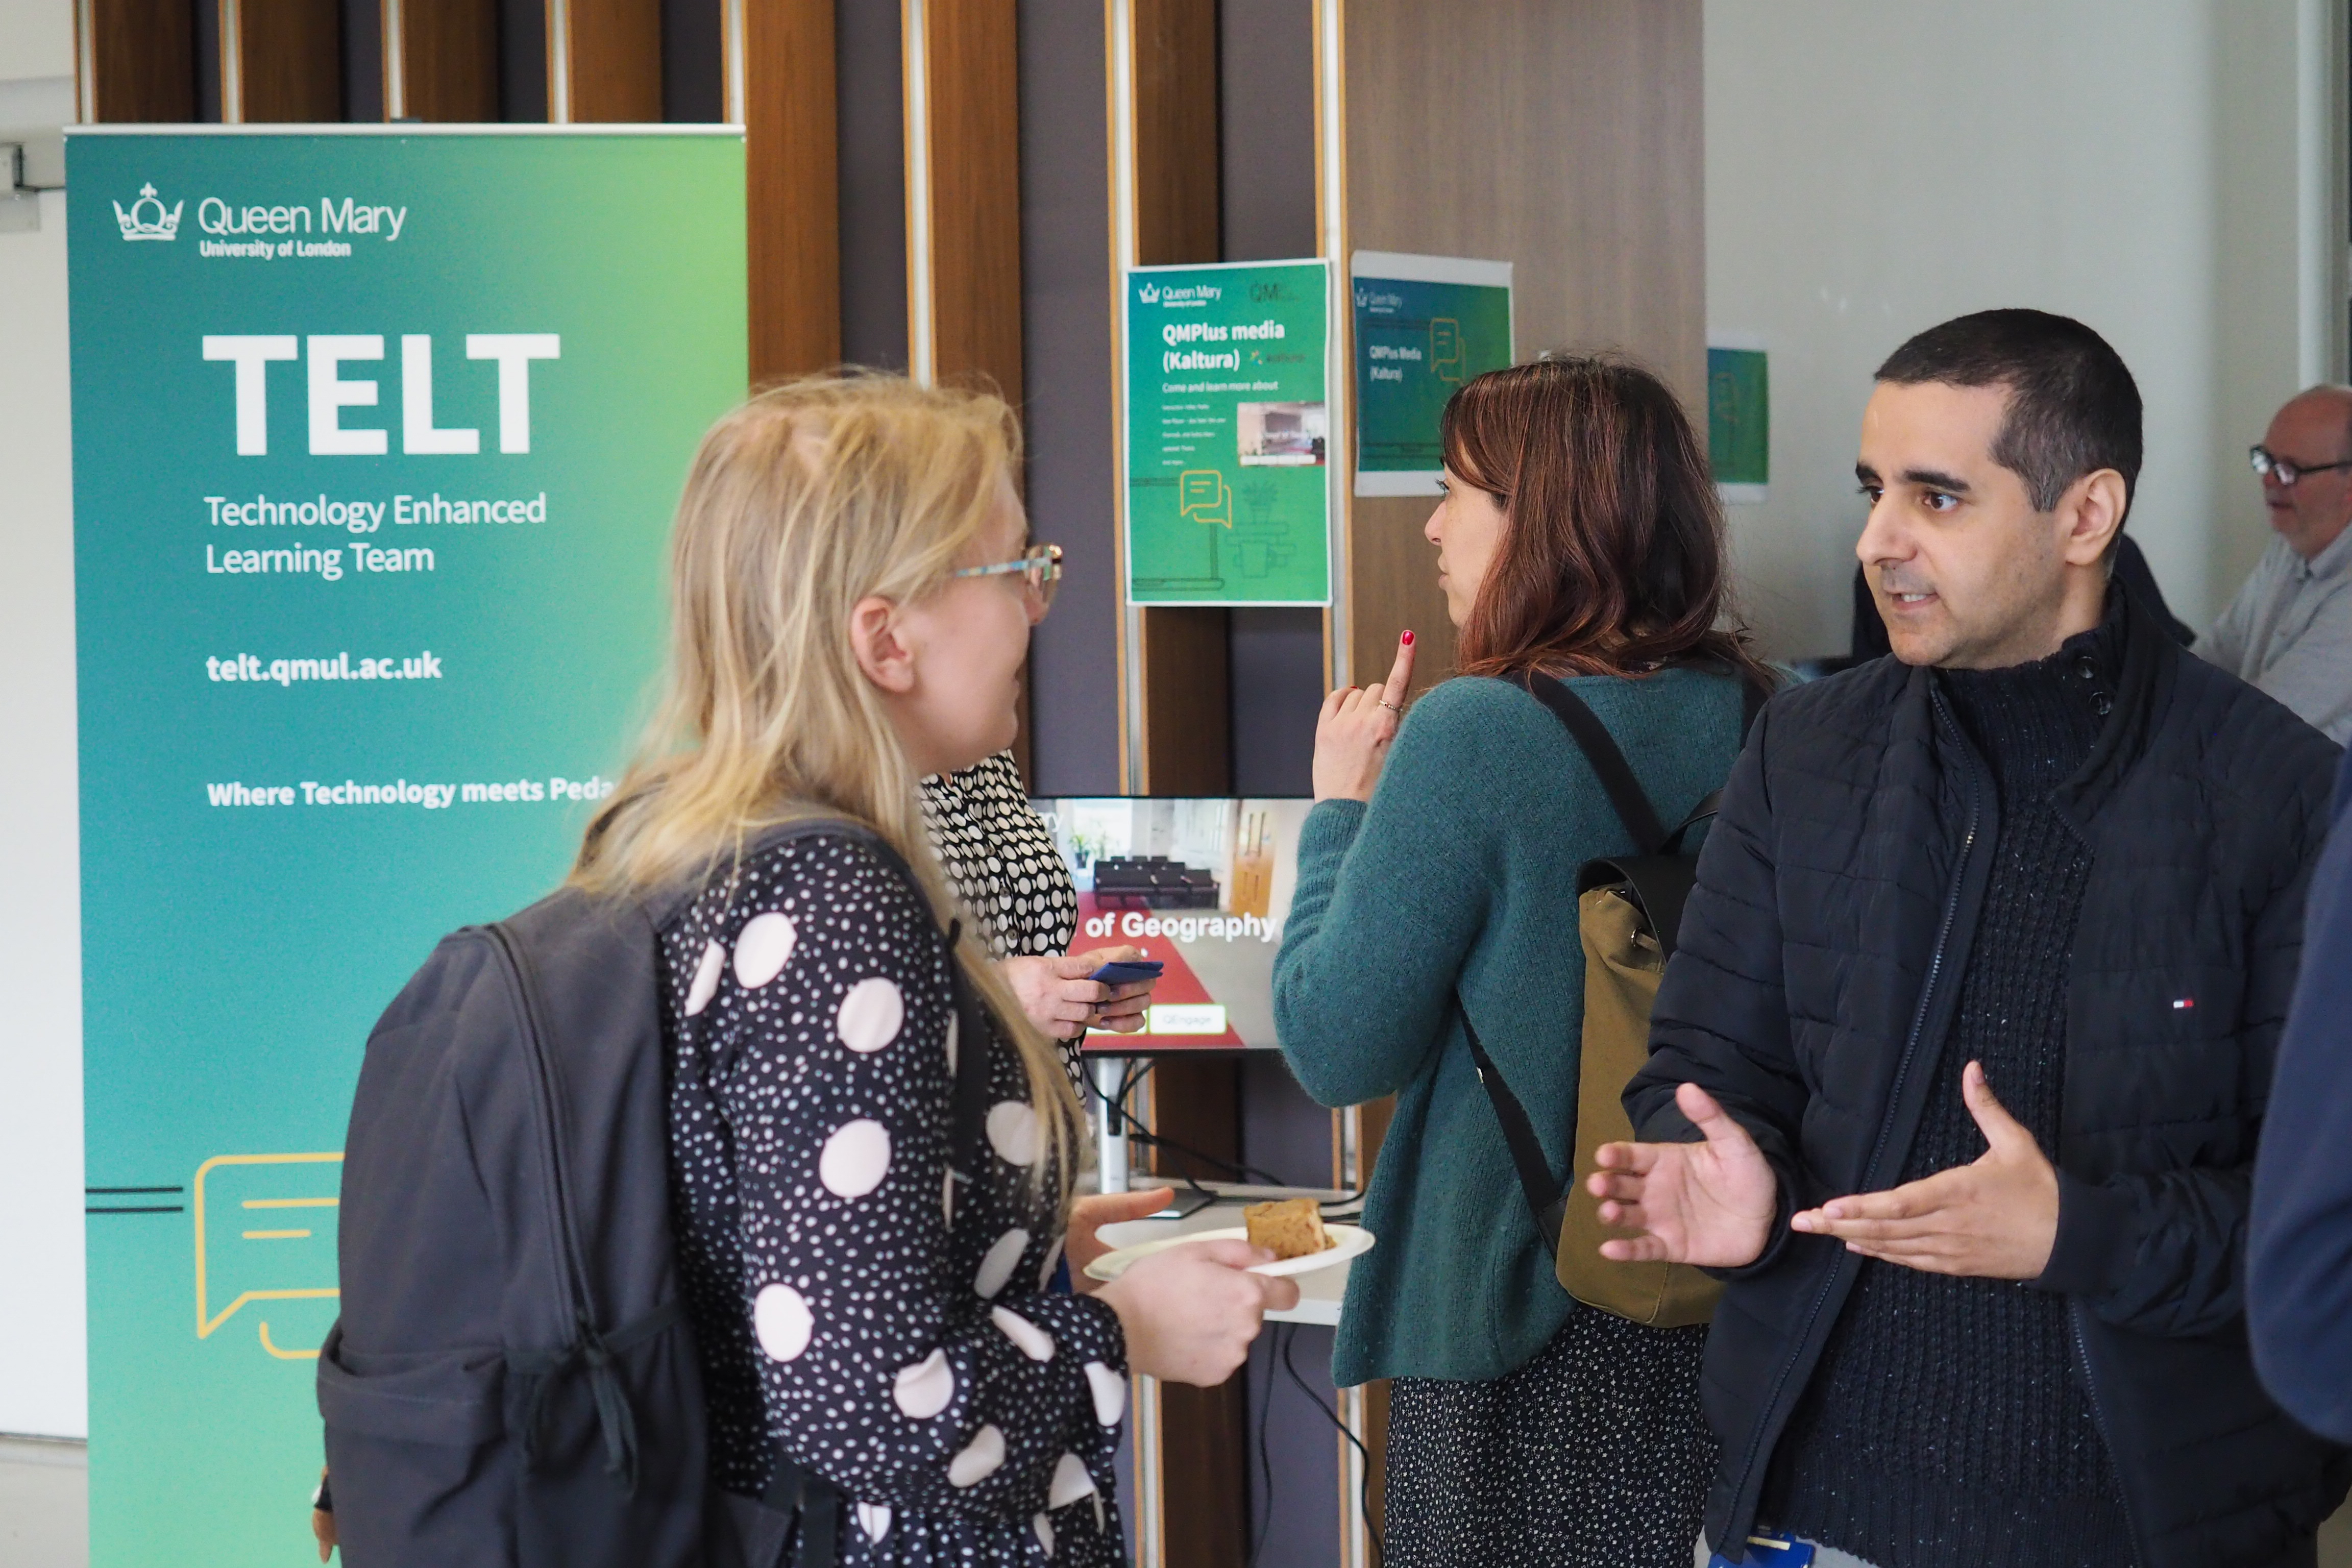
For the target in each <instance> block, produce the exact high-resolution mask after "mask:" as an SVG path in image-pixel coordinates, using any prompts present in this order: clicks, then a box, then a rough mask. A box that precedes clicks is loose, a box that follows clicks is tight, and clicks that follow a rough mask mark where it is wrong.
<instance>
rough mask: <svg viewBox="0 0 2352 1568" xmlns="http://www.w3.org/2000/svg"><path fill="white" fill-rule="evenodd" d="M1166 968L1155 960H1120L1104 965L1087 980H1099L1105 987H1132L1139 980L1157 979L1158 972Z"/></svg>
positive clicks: (1088, 976) (1158, 976)
mask: <svg viewBox="0 0 2352 1568" xmlns="http://www.w3.org/2000/svg"><path fill="white" fill-rule="evenodd" d="M1167 967H1168V966H1167V965H1166V964H1165V963H1160V960H1158V959H1156V958H1130V959H1121V960H1119V961H1118V962H1117V963H1106V964H1104V965H1103V966H1102V967H1101V968H1100V969H1097V970H1096V971H1095V972H1094V973H1092V974H1089V975H1087V979H1089V980H1099V981H1101V982H1102V983H1103V984H1105V985H1132V984H1135V983H1136V982H1137V981H1139V980H1157V979H1159V978H1160V972H1161V971H1163V970H1165V969H1166V968H1167Z"/></svg>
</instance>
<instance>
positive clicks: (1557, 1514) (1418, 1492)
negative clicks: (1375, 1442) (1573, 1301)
mask: <svg viewBox="0 0 2352 1568" xmlns="http://www.w3.org/2000/svg"><path fill="white" fill-rule="evenodd" d="M1705 1352H1706V1329H1705V1328H1704V1327H1700V1328H1687V1329H1652V1328H1645V1327H1643V1325H1641V1324H1639V1323H1630V1322H1627V1321H1625V1320H1624V1319H1622V1318H1617V1317H1612V1316H1611V1315H1610V1314H1608V1313H1607V1312H1602V1311H1598V1310H1592V1309H1589V1308H1582V1307H1580V1308H1578V1309H1577V1310H1575V1311H1573V1312H1571V1313H1570V1314H1569V1317H1568V1321H1566V1322H1565V1323H1562V1324H1561V1325H1560V1328H1559V1332H1558V1333H1556V1334H1554V1335H1553V1336H1552V1338H1551V1342H1550V1343H1549V1344H1548V1345H1546V1346H1545V1347H1544V1348H1543V1350H1542V1351H1540V1352H1538V1353H1537V1355H1536V1358H1535V1359H1534V1360H1533V1361H1531V1362H1529V1363H1528V1364H1527V1365H1525V1366H1523V1367H1520V1368H1519V1369H1518V1370H1517V1371H1516V1372H1513V1373H1509V1374H1507V1376H1503V1377H1498V1378H1494V1379H1491V1380H1486V1381H1464V1382H1453V1381H1449V1380H1444V1379H1439V1378H1429V1377H1400V1378H1398V1379H1397V1380H1396V1381H1395V1382H1393V1383H1392V1384H1390V1385H1389V1447H1388V1464H1387V1468H1386V1472H1385V1479H1386V1481H1387V1497H1388V1535H1387V1545H1388V1559H1387V1561H1388V1568H1468V1565H1471V1564H1475V1565H1476V1568H1689V1564H1690V1563H1691V1561H1692V1555H1691V1547H1692V1543H1693V1542H1696V1541H1697V1539H1698V1533H1699V1523H1700V1515H1701V1513H1702V1512H1703V1511H1704V1506H1705V1502H1706V1484H1707V1479H1708V1477H1709V1476H1710V1475H1712V1474H1713V1472H1714V1469H1715V1440H1714V1439H1713V1438H1712V1437H1711V1436H1708V1434H1707V1430H1706V1419H1705V1417H1704V1416H1703V1415H1701V1414H1700V1411H1699V1402H1698V1374H1699V1359H1700V1357H1701V1356H1702V1355H1703V1354H1704V1353H1705Z"/></svg>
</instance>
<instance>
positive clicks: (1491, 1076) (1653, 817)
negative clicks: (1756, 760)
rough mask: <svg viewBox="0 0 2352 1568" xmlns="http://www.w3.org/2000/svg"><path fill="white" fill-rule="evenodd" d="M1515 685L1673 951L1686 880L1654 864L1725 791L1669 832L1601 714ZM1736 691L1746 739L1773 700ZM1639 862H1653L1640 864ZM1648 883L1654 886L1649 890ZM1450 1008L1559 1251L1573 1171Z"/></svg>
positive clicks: (1543, 682) (1536, 1212)
mask: <svg viewBox="0 0 2352 1568" xmlns="http://www.w3.org/2000/svg"><path fill="white" fill-rule="evenodd" d="M1520 684H1522V685H1523V686H1524V687H1525V688H1526V689H1527V692H1528V696H1530V697H1533V698H1534V699H1535V700H1537V701H1538V702H1540V703H1542V704H1543V705H1544V706H1545V707H1547V708H1549V709H1550V710H1551V711H1552V716H1553V717H1554V718H1557V719H1558V720H1559V721H1560V723H1561V724H1562V725H1563V726H1565V727H1566V728H1567V730H1568V733H1569V736H1570V739H1572V740H1574V741H1575V742H1576V744H1577V749H1578V750H1580V751H1581V752H1583V753H1584V760H1585V761H1586V762H1587V763H1591V767H1592V771H1593V773H1595V774H1596V775H1598V776H1599V778H1600V780H1601V788H1602V789H1603V790H1605V791H1606V792H1607V793H1608V795H1609V804H1610V805H1612V806H1614V807H1615V808H1616V811H1617V819H1618V821H1619V822H1621V823H1622V824H1623V825H1624V827H1625V833H1626V836H1627V837H1630V838H1632V839H1633V843H1634V846H1635V849H1636V853H1637V855H1638V856H1639V860H1637V861H1635V862H1633V864H1635V865H1636V866H1639V867H1640V868H1641V870H1642V871H1643V873H1645V874H1644V875H1641V876H1635V877H1630V878H1627V879H1629V880H1632V881H1633V882H1635V884H1636V891H1638V892H1641V893H1642V894H1643V895H1644V898H1643V907H1644V908H1645V909H1647V910H1650V911H1651V913H1652V914H1653V915H1654V916H1659V915H1664V916H1666V917H1667V918H1666V919H1664V920H1663V921H1654V923H1655V924H1657V926H1658V929H1660V930H1661V931H1664V933H1665V934H1664V937H1663V938H1662V943H1663V945H1664V946H1665V948H1666V950H1667V951H1668V952H1672V951H1673V942H1674V938H1673V932H1674V931H1675V928H1676V927H1677V926H1679V925H1680V924H1681V921H1682V905H1683V900H1684V899H1685V898H1686V897H1687V896H1688V895H1689V892H1690V883H1689V879H1688V876H1687V874H1685V875H1683V876H1681V877H1679V878H1677V877H1675V875H1674V874H1673V873H1672V872H1670V871H1668V870H1667V869H1666V868H1662V867H1660V866H1658V865H1657V864H1656V863H1655V862H1656V860H1657V859H1658V858H1661V857H1679V856H1680V855H1681V854H1682V847H1683V840H1684V839H1685V837H1688V836H1689V834H1690V831H1691V829H1692V828H1694V827H1696V826H1698V825H1699V824H1701V823H1703V822H1705V821H1706V820H1707V819H1708V818H1710V817H1712V816H1715V814H1716V812H1717V810H1718V809H1719V808H1720V807H1721V805H1722V804H1723V792H1722V791H1721V790H1719V789H1718V790H1714V791H1710V792H1709V793H1708V795H1707V796H1706V799H1704V800H1702V801H1700V802H1699V803H1698V805H1696V806H1693V807H1692V808H1691V811H1690V815H1689V816H1685V817H1684V818H1683V819H1682V820H1681V821H1680V822H1678V823H1676V824H1675V826H1674V827H1673V828H1672V829H1671V830H1670V829H1668V828H1667V827H1666V826H1664V824H1663V823H1661V822H1660V821H1659V820H1658V811H1657V807H1655V806H1654V805H1651V804H1650V797H1649V795H1647V794H1645V793H1644V792H1643V789H1642V785H1641V782H1640V781H1639V780H1638V779H1636V778H1635V777H1634V776H1633V764H1631V763H1628V762H1626V760H1625V753H1624V752H1623V751H1622V750H1621V749H1620V748H1619V746H1618V744H1617V742H1616V738H1615V737H1613V736H1612V735H1611V734H1610V733H1609V728H1608V726H1607V725H1605V724H1603V723H1601V718H1600V715H1598V714H1596V713H1595V712H1593V711H1592V710H1591V708H1590V707H1588V706H1586V705H1585V701H1584V700H1583V699H1582V698H1580V697H1579V696H1577V694H1576V693H1575V692H1574V691H1572V690H1570V689H1569V688H1568V685H1567V684H1566V683H1565V682H1563V681H1560V680H1556V679H1553V678H1552V677H1550V676H1549V675H1541V674H1538V673H1537V672H1535V671H1533V670H1529V671H1527V672H1526V673H1525V674H1524V675H1522V676H1521V678H1520ZM1739 688H1740V718H1739V732H1740V734H1741V736H1742V737H1743V738H1744V737H1745V736H1746V735H1747V733H1748V731H1749V730H1750V729H1752V728H1753V727H1754V726H1755V723H1756V715H1757V714H1758V713H1759V712H1761V711H1762V710H1763V708H1764V703H1765V701H1766V700H1767V699H1768V698H1769V696H1770V695H1771V694H1770V693H1769V692H1768V691H1766V690H1765V689H1763V688H1762V687H1760V686H1759V685H1757V683H1756V682H1754V681H1752V680H1745V679H1743V680H1741V681H1740V683H1739ZM1642 862H1651V864H1648V865H1643V864H1642ZM1619 864H1620V863H1619V862H1614V861H1610V862H1599V861H1596V862H1594V865H1595V866H1600V865H1607V866H1609V867H1610V868H1611V869H1612V870H1615V869H1616V868H1617V867H1618V865H1619ZM1682 869H1683V868H1680V867H1675V868H1673V870H1674V871H1681V870H1682ZM1618 875H1620V876H1624V875H1625V873H1623V872H1622V871H1620V872H1618ZM1653 884H1657V885H1656V886H1655V887H1653ZM1577 890H1578V892H1579V893H1581V892H1583V891H1584V889H1583V888H1581V887H1580V888H1579V889H1577ZM1668 903H1671V905H1672V908H1671V910H1666V909H1665V907H1664V906H1666V905H1667V904H1668ZM1454 1012H1455V1013H1456V1014H1458V1015H1459V1016H1460V1017H1461V1019H1462V1033H1463V1035H1464V1037H1465V1038H1466V1039H1467V1040H1468V1041H1469V1042H1470V1061H1471V1065H1472V1066H1474V1067H1475V1068H1477V1069H1478V1082H1479V1083H1480V1085H1482V1086H1483V1087H1484V1088H1485V1089H1486V1098H1487V1099H1488V1100H1491V1101H1492V1102H1493V1103H1494V1107H1495V1120H1496V1121H1497V1122H1499V1123H1500V1124H1501V1126H1502V1129H1503V1142H1504V1144H1505V1145H1506V1146H1507V1147H1508V1148H1509V1150H1510V1152H1511V1164H1512V1166H1513V1168H1514V1169H1516V1170H1517V1172H1518V1174H1519V1191H1520V1193H1521V1194H1522V1195H1524V1196H1525V1197H1526V1199H1527V1204H1528V1214H1529V1215H1531V1216H1533V1218H1534V1220H1535V1222H1536V1234H1537V1235H1538V1236H1540V1237H1543V1243H1544V1247H1546V1249H1547V1250H1549V1251H1552V1252H1558V1251H1559V1232H1560V1226H1561V1225H1562V1224H1563V1223H1564V1221H1565V1220H1566V1218H1567V1215H1568V1200H1569V1194H1570V1192H1571V1191H1572V1190H1573V1187H1574V1184H1575V1181H1576V1173H1575V1172H1574V1171H1570V1173H1569V1175H1568V1179H1567V1180H1565V1181H1559V1180H1555V1179H1554V1178H1553V1176H1552V1173H1551V1166H1550V1165H1549V1163H1546V1161H1545V1159H1544V1152H1543V1143H1542V1142H1541V1141H1540V1140H1538V1138H1537V1137H1536V1129H1535V1123H1534V1122H1533V1121H1529V1120H1528V1110H1527V1107H1526V1106H1524V1105H1522V1104H1521V1103H1520V1102H1519V1097H1518V1096H1517V1094H1515V1093H1513V1092H1512V1090H1511V1086H1510V1085H1509V1084H1507V1083H1506V1082H1504V1081H1503V1074H1502V1071H1501V1069H1499V1068H1496V1066H1495V1061H1494V1058H1491V1057H1489V1056H1488V1055H1487V1054H1486V1044H1485V1042H1483V1041H1482V1040H1480V1039H1479V1038H1478V1030H1477V1026H1475V1025H1474V1024H1472V1023H1471V1022H1470V1009H1469V1008H1468V1007H1467V1006H1466V1005H1464V1003H1463V1001H1462V994H1461V992H1460V991H1459V990H1458V989H1457V990H1456V991H1455V993H1454Z"/></svg>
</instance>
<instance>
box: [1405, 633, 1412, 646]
mask: <svg viewBox="0 0 2352 1568" xmlns="http://www.w3.org/2000/svg"><path fill="white" fill-rule="evenodd" d="M1404 646H1405V647H1412V633H1411V632H1407V633H1405V634H1404Z"/></svg>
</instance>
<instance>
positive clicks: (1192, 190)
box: [1134, 0, 1220, 267]
mask: <svg viewBox="0 0 2352 1568" xmlns="http://www.w3.org/2000/svg"><path fill="white" fill-rule="evenodd" d="M1134 40H1135V192H1136V197H1135V259H1136V261H1137V263H1138V264H1139V265H1141V266H1146V267H1151V266H1158V265H1160V264H1162V263H1167V262H1175V261H1214V260H1216V259H1217V258H1218V217H1219V213H1218V207H1219V205H1220V204H1219V199H1218V156H1217V5H1216V0H1135V33H1134Z"/></svg>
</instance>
